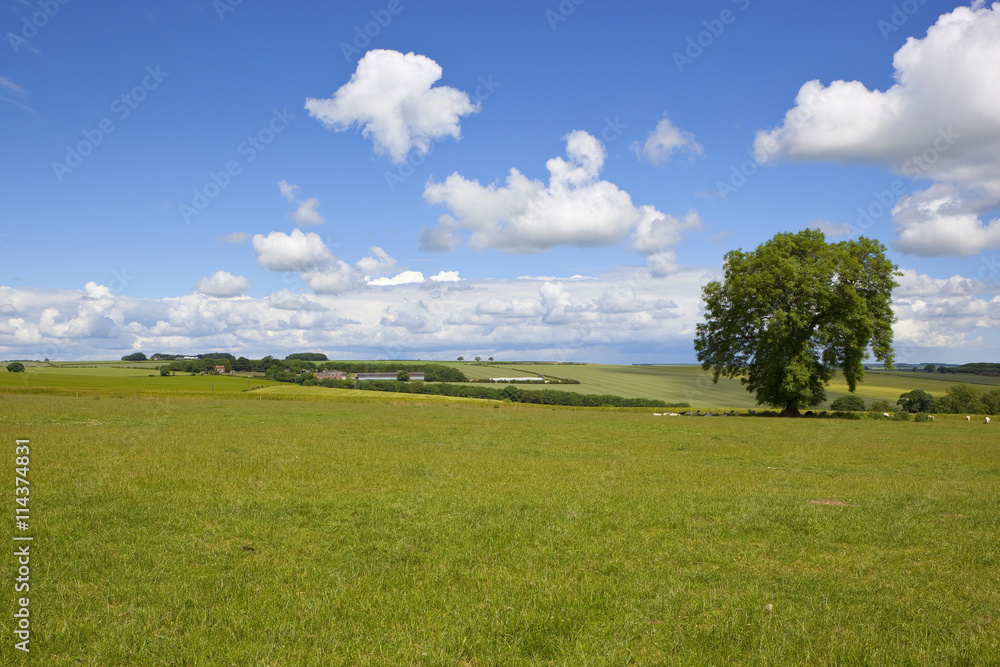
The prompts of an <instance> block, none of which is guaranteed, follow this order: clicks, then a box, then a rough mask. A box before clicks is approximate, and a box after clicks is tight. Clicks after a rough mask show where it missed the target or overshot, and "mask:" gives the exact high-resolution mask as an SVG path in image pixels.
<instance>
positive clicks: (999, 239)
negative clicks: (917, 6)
mask: <svg viewBox="0 0 1000 667" xmlns="http://www.w3.org/2000/svg"><path fill="white" fill-rule="evenodd" d="M893 67H894V69H895V73H894V77H895V81H896V82H895V84H894V85H892V86H891V87H890V88H889V89H888V90H885V91H879V90H869V89H868V88H867V87H866V86H865V85H864V84H862V83H861V82H859V81H834V82H832V83H831V84H830V85H829V86H824V85H823V84H821V83H820V82H819V81H809V82H807V83H805V84H804V85H803V86H802V88H801V89H800V90H799V93H798V95H797V96H796V98H795V103H796V104H795V107H794V108H792V109H790V110H789V111H788V113H787V114H786V115H785V118H784V121H783V122H782V123H781V124H780V125H779V126H778V127H776V128H774V129H772V130H767V131H761V132H758V134H757V137H756V140H755V142H754V147H755V150H756V153H757V157H758V160H759V161H761V162H768V161H770V162H775V161H778V160H780V159H788V160H794V161H832V162H857V163H866V164H886V165H888V166H889V168H890V169H892V171H893V172H895V173H896V174H899V175H900V176H902V177H905V178H907V179H912V180H914V181H916V180H918V179H920V180H922V179H929V180H931V181H932V185H931V186H930V187H928V188H927V189H925V190H922V191H917V192H914V193H911V194H905V193H904V194H902V196H900V197H898V199H897V197H896V196H892V197H891V199H889V204H888V205H889V206H890V207H892V212H893V218H894V221H895V224H896V233H897V236H896V238H895V239H894V240H893V241H892V246H893V247H894V248H895V249H897V250H899V251H901V252H905V253H911V254H916V255H922V256H965V255H970V254H974V253H976V252H979V251H982V250H984V249H996V248H1000V220H997V219H995V218H994V219H992V220H991V219H988V218H989V217H990V212H991V211H995V210H996V209H997V207H998V206H1000V114H998V113H997V109H1000V3H993V4H992V5H991V6H986V4H985V3H984V2H974V3H973V4H972V6H971V7H958V8H956V9H955V10H953V11H952V12H950V13H947V14H943V15H942V16H940V17H939V18H938V20H937V22H936V23H935V24H934V25H933V26H931V27H930V28H929V29H928V31H927V35H926V36H925V37H923V38H919V39H917V38H912V37H911V38H910V39H908V40H907V42H906V44H905V45H903V46H902V47H901V48H900V49H899V50H898V51H897V52H896V54H895V56H894V58H893ZM887 196H888V195H887ZM893 204H894V206H893ZM859 219H860V216H859Z"/></svg>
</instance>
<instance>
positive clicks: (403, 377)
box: [396, 371, 410, 382]
mask: <svg viewBox="0 0 1000 667" xmlns="http://www.w3.org/2000/svg"><path fill="white" fill-rule="evenodd" d="M396 380H397V381H399V382H409V381H410V374H409V373H407V372H406V371H399V372H398V373H396Z"/></svg>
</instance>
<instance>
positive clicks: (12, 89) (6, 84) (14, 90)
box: [0, 76, 35, 113]
mask: <svg viewBox="0 0 1000 667" xmlns="http://www.w3.org/2000/svg"><path fill="white" fill-rule="evenodd" d="M27 97H28V91H26V90H25V89H24V88H22V87H21V86H19V85H17V84H16V83H14V82H13V81H11V80H10V79H8V78H7V77H5V76H0V100H2V101H4V102H7V103H8V104H13V105H14V106H16V107H18V108H19V109H23V110H25V111H27V112H29V113H35V110H34V109H32V108H31V107H29V106H28V105H27V104H25V103H24V102H23V101H22V100H25V99H27Z"/></svg>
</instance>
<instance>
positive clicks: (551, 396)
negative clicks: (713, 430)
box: [319, 380, 690, 408]
mask: <svg viewBox="0 0 1000 667" xmlns="http://www.w3.org/2000/svg"><path fill="white" fill-rule="evenodd" d="M319 384H321V385H323V386H326V387H341V388H354V387H355V383H354V382H352V381H350V380H346V381H345V380H323V381H321V382H320V383H319ZM357 388H358V389H364V390H368V391H393V392H398V393H404V394H431V395H437V396H456V397H459V398H479V399H487V400H493V401H513V402H514V403H532V404H538V405H572V406H578V407H618V408H667V407H676V408H686V407H690V406H689V405H688V404H687V403H671V404H669V405H668V404H667V403H666V402H665V401H661V400H658V399H651V398H624V397H622V396H613V395H610V394H605V395H597V394H579V393H577V392H573V391H558V390H555V389H538V390H527V391H526V390H524V389H521V388H520V387H515V386H513V385H508V386H506V387H503V388H500V387H489V386H482V385H474V384H468V385H454V384H440V383H433V382H394V381H391V380H368V381H366V382H358V383H357Z"/></svg>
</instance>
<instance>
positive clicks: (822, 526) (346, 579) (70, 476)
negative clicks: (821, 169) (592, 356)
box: [0, 366, 1000, 665]
mask: <svg viewBox="0 0 1000 667" xmlns="http://www.w3.org/2000/svg"><path fill="white" fill-rule="evenodd" d="M604 368H607V367H604ZM552 369H553V374H555V375H560V376H562V377H568V376H569V373H570V372H572V371H576V372H585V371H587V370H590V371H591V372H594V373H595V375H594V376H593V377H594V378H597V379H595V380H593V381H595V382H596V381H598V380H599V379H600V377H604V376H598V375H597V373H596V372H597V371H601V370H602V367H583V366H581V367H576V366H573V367H571V366H558V367H552ZM555 369H558V370H555ZM70 370H73V369H52V368H51V367H50V368H29V370H28V372H27V373H25V374H23V376H24V377H23V378H17V382H15V381H12V380H11V379H10V376H13V375H14V374H4V373H0V379H2V383H3V384H2V385H0V443H2V446H3V447H5V448H7V450H8V453H9V456H8V457H6V459H7V460H8V461H9V462H10V463H9V465H10V466H11V467H10V469H9V470H8V474H9V475H10V476H11V477H13V476H14V469H13V466H14V464H13V452H14V445H15V440H17V439H29V440H30V446H31V466H30V473H29V474H30V480H31V529H30V534H31V535H32V536H33V537H34V541H33V542H32V547H31V548H32V552H31V553H32V560H31V579H30V583H31V590H30V596H31V609H32V617H31V621H32V644H31V646H32V653H33V654H34V655H33V656H32V657H33V658H34V661H35V662H38V663H39V664H47V665H69V664H74V665H75V664H88V665H111V664H137V665H176V664H232V665H243V664H317V665H319V664H323V665H326V664H373V665H374V664H378V665H381V664H428V665H430V664H434V665H438V664H447V665H487V664H505V665H531V664H539V665H548V664H567V665H569V664H573V665H576V664H615V665H618V664H775V665H778V664H781V665H784V664H802V663H814V664H857V663H863V664H917V665H939V664H990V663H994V662H995V660H996V656H997V655H1000V587H997V585H996V569H997V566H998V565H1000V554H998V552H997V540H996V535H997V534H998V530H1000V448H998V446H997V442H998V440H997V437H996V434H995V433H993V431H992V429H993V426H988V425H985V424H982V423H981V422H978V423H977V422H972V423H969V422H966V421H965V420H964V419H959V418H957V417H946V416H940V417H939V418H938V421H936V422H927V423H912V422H891V421H870V420H863V421H846V420H844V421H842V420H805V419H802V420H783V419H764V418H752V417H733V418H711V419H710V418H693V417H691V418H665V417H653V416H652V414H651V411H649V410H613V409H572V408H558V409H553V408H545V407H531V406H523V405H522V406H514V405H512V404H510V403H497V402H491V401H475V400H471V399H466V400H463V399H457V398H446V397H439V396H409V395H401V394H388V393H386V394H382V393H375V392H362V391H353V390H335V389H325V388H320V387H300V386H296V385H281V384H276V383H273V384H272V383H264V382H262V381H258V380H253V381H252V382H255V383H257V388H254V389H252V390H251V391H243V390H244V389H246V385H247V382H248V380H247V379H246V378H219V377H209V376H204V377H201V376H195V377H190V376H175V377H168V378H160V377H148V376H149V373H148V372H146V371H143V370H141V369H131V370H130V369H109V368H100V369H95V370H99V372H94V373H92V374H90V375H88V374H86V373H79V374H77V373H75V372H74V373H70V372H68V371H70ZM658 370H660V369H659V367H656V368H652V369H650V370H647V371H644V373H648V375H643V376H642V377H643V378H645V379H651V378H655V377H656V376H657V373H656V372H655V371H658ZM130 374H132V375H130ZM18 375H21V374H18ZM607 377H609V378H613V377H614V376H613V374H612V375H608V376H607ZM43 378H45V381H44V382H43V381H42V379H43ZM24 379H26V380H27V382H26V383H21V380H24ZM206 381H207V382H208V384H205V382H206ZM213 381H214V388H213V386H212V384H211V383H212V382H213ZM581 381H583V378H582V377H581ZM609 381H610V380H609ZM892 381H894V382H896V381H898V380H896V379H893V380H892ZM227 382H231V386H230V385H229V384H226V383H227ZM19 383H20V384H19ZM46 383H48V384H46ZM74 383H75V385H76V386H77V389H73V388H72V387H71V385H73V384H74ZM88 383H89V384H88ZM116 383H118V384H117V385H116ZM171 383H174V384H171ZM265 384H266V386H265ZM116 386H117V389H116ZM650 386H652V385H650ZM564 388H565V387H564ZM213 389H214V390H213ZM740 390H741V391H742V389H740ZM77 394H78V395H77ZM8 498H9V500H10V507H9V509H8V511H9V512H10V513H11V514H13V509H14V504H13V495H9V496H8ZM5 525H6V526H7V528H5V533H4V536H5V538H6V539H7V540H8V542H7V543H8V544H12V542H11V539H12V537H13V534H14V532H15V530H14V526H13V522H12V521H8V522H6V523H5ZM6 562H7V568H6V571H7V572H8V576H9V577H10V578H9V579H8V581H12V580H13V574H12V573H13V572H14V568H15V565H14V560H13V559H12V558H7V559H6ZM5 604H6V605H7V606H6V608H4V613H5V616H6V618H8V619H11V618H13V614H14V613H15V612H16V611H17V609H16V607H15V603H14V599H13V594H10V595H8V596H7V597H6V598H5ZM8 624H9V622H8ZM5 636H6V638H5V640H4V641H3V642H0V663H2V664H19V661H18V660H17V659H16V656H15V653H18V652H17V651H15V649H14V648H13V643H14V641H13V639H12V634H11V633H10V632H7V633H5Z"/></svg>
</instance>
